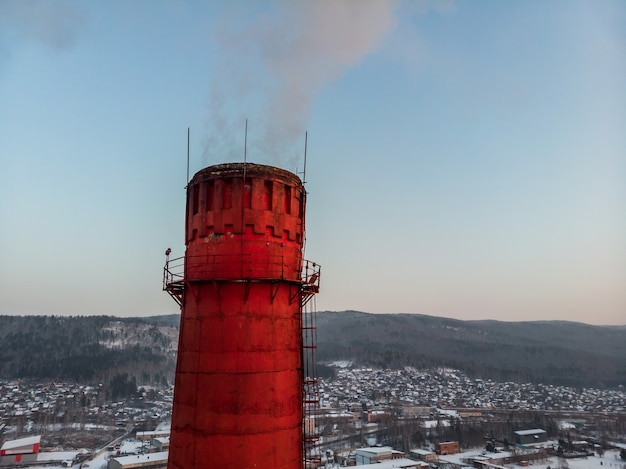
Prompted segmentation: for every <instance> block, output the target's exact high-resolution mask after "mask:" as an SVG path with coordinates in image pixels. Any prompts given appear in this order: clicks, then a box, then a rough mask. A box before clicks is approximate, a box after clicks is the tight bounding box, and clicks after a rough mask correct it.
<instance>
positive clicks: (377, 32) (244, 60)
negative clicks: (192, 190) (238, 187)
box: [205, 0, 395, 163]
mask: <svg viewBox="0 0 626 469" xmlns="http://www.w3.org/2000/svg"><path fill="white" fill-rule="evenodd" d="M270 5H272V6H273V8H272V9H271V11H268V10H260V11H256V12H255V13H254V14H252V15H251V16H250V17H248V18H246V21H244V24H245V26H244V27H243V28H242V27H241V19H242V17H241V14H244V12H239V14H237V13H232V12H231V14H232V16H231V17H230V18H223V19H222V21H221V22H220V25H221V27H220V28H219V30H218V31H216V39H217V43H218V44H219V45H220V47H221V54H222V64H220V67H219V70H216V72H215V75H214V77H213V79H212V82H211V90H210V99H209V119H210V122H209V123H208V128H209V132H208V135H209V138H208V140H207V147H206V151H205V159H207V160H216V159H217V160H223V159H224V158H227V159H234V160H241V159H243V146H244V145H243V142H244V127H245V119H246V118H247V119H248V124H249V132H248V136H249V139H248V150H249V153H248V155H249V158H252V159H253V160H254V161H257V162H259V160H260V159H266V160H270V161H267V162H272V163H285V162H293V161H294V159H295V158H301V155H302V146H303V142H304V132H305V131H306V126H307V121H308V118H309V114H310V111H311V104H312V102H313V100H314V98H315V97H316V96H317V95H318V94H319V93H320V92H321V91H322V89H323V88H324V87H325V86H327V85H329V84H331V83H332V82H334V81H335V80H337V79H338V78H340V77H341V76H342V75H343V74H344V73H345V72H346V71H347V70H348V69H349V68H351V67H353V66H355V65H356V64H358V63H359V62H360V61H361V60H363V58H364V57H365V56H366V55H367V54H368V53H372V52H374V51H375V50H376V49H377V47H378V46H380V45H381V43H382V40H383V38H384V37H385V34H386V33H388V32H390V31H391V30H392V29H393V27H394V25H395V18H394V5H395V3H394V2H393V1H392V0H358V1H357V0H316V1H305V0H299V1H293V0H292V1H284V2H277V3H272V4H270ZM247 14H248V15H250V12H247ZM237 27H239V29H237ZM277 160H279V161H277ZM207 162H208V161H207Z"/></svg>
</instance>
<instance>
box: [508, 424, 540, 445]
mask: <svg viewBox="0 0 626 469" xmlns="http://www.w3.org/2000/svg"><path fill="white" fill-rule="evenodd" d="M513 435H514V436H515V444H517V445H527V444H530V443H544V442H546V441H548V434H547V433H546V431H545V430H542V429H540V428H534V429H531V430H518V431H516V432H513Z"/></svg>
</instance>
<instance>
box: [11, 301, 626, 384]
mask: <svg viewBox="0 0 626 469" xmlns="http://www.w3.org/2000/svg"><path fill="white" fill-rule="evenodd" d="M179 319H180V316H179V315H177V314H175V315H169V316H153V317H148V318H117V317H112V316H80V317H61V316H0V353H1V356H2V360H1V361H0V378H3V379H14V378H25V379H33V380H45V379H52V380H72V381H77V382H85V383H99V382H103V383H108V382H110V381H111V379H112V378H113V377H116V376H124V375H126V376H128V377H129V379H134V380H135V381H136V382H137V383H138V384H144V385H145V384H156V383H165V382H170V383H171V382H172V381H173V376H174V370H175V366H176V350H177V341H178V325H179ZM317 325H318V330H317V338H318V359H319V361H320V362H330V361H334V360H350V361H352V362H353V363H355V365H359V366H369V367H379V368H399V367H403V366H406V365H410V366H414V367H417V368H424V369H427V368H433V367H439V366H446V367H452V368H457V369H460V370H462V371H464V372H466V373H468V374H469V375H470V376H474V377H482V378H487V379H489V378H490V379H493V380H495V381H517V382H534V383H544V384H558V385H569V386H575V387H596V388H603V387H616V386H619V385H626V327H624V326H590V325H587V324H581V323H573V322H562V321H543V322H499V321H460V320H455V319H446V318H439V317H433V316H424V315H417V314H385V315H380V314H379V315H376V314H367V313H360V312H355V311H344V312H320V313H318V314H317Z"/></svg>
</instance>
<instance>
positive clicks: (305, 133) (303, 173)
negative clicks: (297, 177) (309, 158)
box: [302, 131, 309, 184]
mask: <svg viewBox="0 0 626 469" xmlns="http://www.w3.org/2000/svg"><path fill="white" fill-rule="evenodd" d="M308 135H309V132H308V131H307V132H304V170H303V171H302V184H306V147H307V137H308Z"/></svg>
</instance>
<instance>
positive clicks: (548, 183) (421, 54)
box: [0, 0, 626, 325]
mask: <svg viewBox="0 0 626 469" xmlns="http://www.w3.org/2000/svg"><path fill="white" fill-rule="evenodd" d="M246 120H247V128H248V134H247V148H246V159H247V161H249V162H255V163H261V164H270V165H274V166H279V167H281V168H284V169H287V170H289V171H293V172H296V173H298V174H299V175H300V177H302V178H303V179H304V180H305V183H306V189H307V192H308V199H307V204H308V205H307V231H306V250H305V257H306V258H307V259H309V260H312V261H315V262H317V263H319V264H320V265H321V269H322V271H321V291H320V293H319V294H318V295H317V296H316V299H315V301H316V307H317V310H318V311H343V310H359V311H364V312H370V313H419V314H427V315H433V316H441V317H449V318H458V319H466V320H474V319H494V320H502V321H534V320H568V321H578V322H584V323H588V324H602V325H625V324H626V2H623V1H621V0H615V1H610V0H594V1H591V0H587V1H577V0H568V1H562V0H555V1H550V2H526V1H522V0H512V1H509V2H500V1H490V0H485V1H480V2H472V1H461V0H459V1H453V0H449V1H419V0H411V1H408V0H407V1H387V0H376V1H368V0H358V1H357V0H338V1H327V0H320V1H316V2H305V1H296V0H294V1H278V0H275V1H270V0H268V1H259V2H253V1H243V0H240V1H233V2H217V1H206V2H199V1H162V0H132V1H122V0H111V1H106V2H95V1H94V2H81V1H77V0H76V1H72V0H58V1H54V2H53V1H47V0H19V1H18V0H0V258H1V259H2V269H1V270H0V314H12V315H30V314H48V315H99V314H110V315H114V316H150V315H158V314H171V313H176V312H178V307H177V305H176V303H175V302H174V301H173V300H172V299H171V298H170V297H169V296H168V295H167V294H166V293H164V292H163V291H162V272H163V265H164V262H165V255H164V251H165V250H166V249H167V248H171V249H172V256H174V257H178V256H183V255H184V250H185V246H184V214H185V186H186V183H187V129H188V128H189V129H190V140H189V170H190V174H189V176H190V177H191V176H193V174H194V173H195V172H196V171H198V170H200V169H202V168H204V167H206V166H209V165H212V164H218V163H226V162H235V161H243V159H244V141H245V128H246ZM305 133H306V135H307V148H306V156H307V158H306V167H305V164H304V147H305V144H304V142H305ZM305 169H306V172H305V171H304V170H305Z"/></svg>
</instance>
